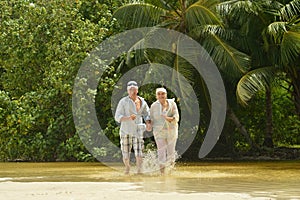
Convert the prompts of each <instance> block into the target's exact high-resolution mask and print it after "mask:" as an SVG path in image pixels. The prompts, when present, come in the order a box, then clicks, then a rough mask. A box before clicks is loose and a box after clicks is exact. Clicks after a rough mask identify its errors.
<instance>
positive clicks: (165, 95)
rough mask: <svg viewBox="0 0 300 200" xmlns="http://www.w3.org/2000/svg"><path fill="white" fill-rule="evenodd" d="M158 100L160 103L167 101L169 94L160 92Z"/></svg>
mask: <svg viewBox="0 0 300 200" xmlns="http://www.w3.org/2000/svg"><path fill="white" fill-rule="evenodd" d="M156 99H157V100H159V101H164V100H166V99H167V93H164V92H158V93H157V94H156Z"/></svg>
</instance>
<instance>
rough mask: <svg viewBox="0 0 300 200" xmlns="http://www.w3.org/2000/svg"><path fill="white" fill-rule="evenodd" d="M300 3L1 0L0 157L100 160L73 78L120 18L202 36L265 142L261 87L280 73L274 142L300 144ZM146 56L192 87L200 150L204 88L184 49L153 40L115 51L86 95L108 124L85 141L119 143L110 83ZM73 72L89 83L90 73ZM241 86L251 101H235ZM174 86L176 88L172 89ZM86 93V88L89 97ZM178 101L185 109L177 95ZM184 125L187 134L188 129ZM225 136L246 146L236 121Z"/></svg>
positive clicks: (145, 90) (234, 147) (103, 153)
mask: <svg viewBox="0 0 300 200" xmlns="http://www.w3.org/2000/svg"><path fill="white" fill-rule="evenodd" d="M130 2H131V1H130ZM183 2H185V4H183ZM270 2H272V4H270ZM122 3H127V4H126V5H124V4H122ZM299 7H300V5H299V1H297V0H290V1H263V0H261V1H260V0H258V1H224V0H222V1H218V0H213V1H211V0H209V1H208V0H200V1H195V0H190V1H160V0H145V1H143V2H139V3H138V2H135V3H129V1H127V0H124V1H112V0H76V1H71V0H67V1H65V0H49V1H45V0H32V1H28V0H11V1H8V0H2V1H0V41H1V45H0V161H12V160H29V161H55V160H59V161H94V160H95V158H94V156H92V155H91V152H88V151H87V149H86V147H85V146H84V144H83V143H82V138H80V137H79V135H78V131H81V130H75V126H74V121H73V115H72V102H71V101H72V95H73V85H74V81H75V77H76V74H77V71H78V69H79V67H80V65H81V63H82V62H83V60H84V59H85V58H86V57H87V56H88V55H89V52H91V51H92V50H93V49H94V48H95V47H96V46H97V45H98V44H99V43H101V42H102V41H103V40H104V39H106V38H107V37H110V36H111V35H114V34H116V33H118V32H120V31H121V30H122V29H121V28H120V27H119V25H118V23H119V22H120V23H121V24H123V25H125V26H124V27H122V28H124V29H129V28H132V27H141V26H153V25H157V26H162V27H167V28H170V29H174V30H177V31H181V32H183V33H185V34H188V35H189V36H191V37H193V38H194V39H195V40H197V41H198V42H199V43H200V44H201V45H202V46H203V47H204V48H206V50H207V51H208V52H209V53H210V55H211V56H212V58H213V59H214V61H215V62H216V63H217V65H218V66H219V69H220V71H221V73H222V76H223V78H224V80H225V83H226V90H227V98H228V102H229V104H230V106H232V107H233V110H234V111H235V113H236V115H237V116H238V118H239V120H240V121H241V123H242V124H243V125H245V128H246V129H247V131H248V133H249V134H250V136H251V139H252V140H253V142H254V143H255V144H258V145H259V146H260V145H262V143H263V140H264V135H265V124H266V116H265V112H264V111H265V94H264V93H262V91H263V89H264V88H265V87H267V86H269V85H270V84H271V83H272V81H273V80H277V78H278V76H280V77H279V78H280V79H281V80H280V81H279V82H280V84H278V85H277V84H275V85H272V86H273V88H272V91H273V126H274V134H273V141H274V144H275V146H285V145H297V144H299V143H300V141H299V138H300V137H299V133H300V129H299V127H300V121H299V114H297V112H295V108H294V104H295V99H296V97H297V96H296V95H295V92H297V91H299V84H298V83H299V82H297V81H299V78H298V77H299V52H300V45H299V44H300V42H299V41H300V40H299ZM113 13H114V15H113ZM113 16H115V17H116V18H117V19H114V18H113ZM117 20H118V21H117ZM125 60H126V61H125ZM149 60H150V61H155V62H160V63H161V62H162V63H165V64H167V65H169V66H172V67H173V68H174V69H176V70H177V71H179V72H180V73H182V74H183V75H184V76H185V77H186V78H187V79H188V80H189V81H190V83H191V84H192V86H193V88H194V89H195V90H196V92H197V96H198V98H199V103H200V109H201V121H200V123H199V129H200V130H199V131H198V133H195V132H193V133H192V134H196V136H195V140H194V141H193V144H192V146H191V148H190V151H189V152H192V153H193V154H195V155H197V153H198V152H197V151H198V149H199V147H200V145H201V142H202V140H203V138H204V136H205V131H206V130H205V129H206V127H207V125H208V124H209V117H210V111H209V110H210V106H209V104H210V102H209V95H208V94H207V88H206V86H205V84H204V83H203V79H202V78H201V77H200V76H199V75H195V74H196V73H195V71H193V70H192V69H191V67H190V66H189V65H188V64H187V63H186V62H185V61H184V60H183V59H181V58H179V57H178V56H176V55H173V54H168V53H166V52H162V51H158V50H153V49H152V50H148V51H145V54H144V52H142V50H140V51H135V52H130V53H129V54H128V55H124V56H123V57H121V58H118V59H116V61H115V62H114V63H112V64H111V66H107V69H106V71H105V73H104V75H103V76H102V77H101V81H100V84H99V85H98V87H97V90H96V91H93V90H88V95H89V98H90V97H92V98H95V106H96V111H97V113H96V114H97V117H98V121H99V123H100V125H101V127H102V128H103V132H102V133H93V132H87V135H89V137H91V138H92V139H96V140H91V141H90V142H89V143H88V144H89V145H90V146H92V145H93V144H96V143H97V137H98V136H99V134H104V135H105V136H107V138H109V140H110V141H111V142H112V144H111V145H116V146H118V145H119V126H118V125H117V124H116V123H115V121H114V118H113V113H112V108H111V95H112V92H113V90H114V89H115V88H114V87H115V85H116V83H117V81H118V80H119V78H120V76H121V73H125V72H126V71H128V70H129V69H131V68H132V67H134V66H135V65H137V64H144V63H146V62H148V61H149ZM278 71H280V73H277V72H278ZM282 74H284V75H286V76H283V75H282ZM242 76H243V77H242ZM241 77H242V78H241ZM150 78H151V77H150ZM282 80H284V81H282ZM76 81H79V82H80V83H82V87H83V88H84V87H86V81H87V80H83V79H80V80H76ZM164 81H171V79H170V80H164ZM280 85H283V86H284V88H286V89H284V88H283V87H281V86H280ZM156 86H157V85H147V86H143V87H142V88H140V95H141V96H143V97H145V98H146V100H147V101H148V103H149V106H150V104H151V103H152V102H154V101H155V95H154V93H153V91H154V89H155V87H156ZM86 89H88V88H86ZM236 90H238V92H237V94H238V96H239V98H240V100H241V102H244V103H246V102H247V103H248V105H247V107H241V105H239V104H237V101H236ZM293 92H294V93H293ZM169 94H170V96H169V97H175V96H172V93H171V91H170V93H169ZM255 94H256V95H255ZM292 94H293V95H294V96H293V95H292ZM76 95H83V94H80V93H78V94H76ZM86 98H87V97H86V96H83V99H82V101H83V102H82V103H83V104H84V102H85V101H86V100H87V99H86ZM251 98H252V99H251ZM299 99H300V96H299ZM298 101H299V100H298ZM177 103H178V105H179V109H180V99H177ZM77 111H78V112H84V110H80V109H79V110H77ZM84 120H88V118H86V119H82V123H83V124H88V125H89V126H92V124H89V123H88V121H84ZM86 128H87V129H88V127H86ZM192 129H193V127H192ZM184 132H186V133H188V134H189V133H190V132H191V130H184ZM183 137H184V135H183ZM219 144H220V146H219V147H221V148H220V149H219V150H218V151H220V152H222V151H223V150H224V149H226V150H228V151H237V152H238V151H247V150H249V149H250V145H249V144H248V141H246V140H245V138H244V136H243V135H241V134H240V132H239V131H238V127H236V124H234V123H233V122H232V121H230V120H228V119H227V120H226V124H225V128H224V130H223V134H222V136H221V138H220V142H219ZM146 145H148V146H149V148H153V141H151V140H150V139H147V141H146ZM112 149H113V148H112V146H107V147H105V148H104V147H94V148H93V149H92V152H93V155H96V157H97V158H105V157H109V158H116V159H119V158H120V155H119V154H118V153H116V152H114V151H112ZM189 152H187V153H186V155H188V154H189Z"/></svg>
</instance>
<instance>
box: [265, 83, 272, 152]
mask: <svg viewBox="0 0 300 200" xmlns="http://www.w3.org/2000/svg"><path fill="white" fill-rule="evenodd" d="M272 116H273V110H272V91H271V88H267V90H266V134H265V139H264V143H263V146H265V147H269V148H273V147H274V143H273V117H272Z"/></svg>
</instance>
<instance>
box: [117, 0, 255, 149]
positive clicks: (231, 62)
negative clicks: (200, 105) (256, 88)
mask: <svg viewBox="0 0 300 200" xmlns="http://www.w3.org/2000/svg"><path fill="white" fill-rule="evenodd" d="M220 3H221V1H219V0H198V1H195V0H179V1H162V0H151V1H147V0H146V1H143V2H135V3H129V4H126V5H124V6H121V7H120V8H119V9H117V10H116V12H115V13H114V17H115V18H116V19H117V20H118V21H119V22H120V23H121V24H122V25H123V26H124V27H126V28H127V29H132V28H139V27H149V26H150V27H153V26H157V27H164V28H168V29H172V30H176V31H179V32H181V33H184V34H187V35H188V36H190V37H192V38H193V39H194V40H196V41H198V42H199V43H200V44H201V45H202V46H203V47H204V48H205V49H206V50H207V52H208V53H209V54H210V56H211V58H212V59H213V60H214V62H215V63H216V65H217V66H218V67H219V70H220V71H221V73H222V76H223V78H225V79H229V81H228V82H234V81H232V80H236V79H238V78H240V77H241V76H242V75H243V74H244V73H246V72H247V71H248V69H249V68H250V57H249V56H248V55H247V54H245V53H243V52H242V51H240V50H238V49H236V48H234V47H233V46H231V45H230V44H229V42H228V40H232V39H233V38H234V32H232V31H227V29H226V28H227V27H225V23H224V21H223V19H222V17H221V16H220V15H219V12H218V11H219V10H218V7H219V5H220ZM177 48H180V47H177ZM144 53H145V54H146V56H145V57H144V58H145V59H146V60H147V61H148V62H150V63H151V62H157V61H160V62H159V63H164V64H166V65H168V66H172V67H173V68H174V69H175V70H176V71H178V72H180V73H181V74H183V75H184V76H185V77H186V78H187V79H188V80H189V81H190V82H191V83H193V85H194V87H195V88H197V89H198V95H199V98H202V99H201V100H200V102H206V107H207V108H209V107H210V101H209V99H208V96H209V95H208V93H207V88H206V86H205V84H204V82H203V79H202V78H201V77H200V76H197V75H195V73H194V71H193V68H192V67H191V66H190V65H189V64H188V63H187V62H185V61H184V60H182V59H181V58H180V57H179V56H178V55H170V54H167V53H165V52H164V53H160V52H159V51H156V50H146V51H145V52H144ZM139 61H140V60H139ZM228 87H231V86H228ZM229 90H232V89H231V88H230V89H229ZM183 92H184V90H183V89H182V93H183ZM229 98H232V97H229ZM230 113H231V115H230V116H234V117H233V118H232V119H234V123H236V126H237V127H240V126H241V123H240V122H239V120H238V118H237V117H236V116H235V114H234V112H233V110H232V111H231V112H230ZM208 115H209V113H208V111H207V112H206V116H208ZM240 131H241V132H242V133H243V134H244V135H245V136H246V138H248V140H249V143H251V139H250V137H249V135H248V133H247V131H246V129H244V128H242V129H240Z"/></svg>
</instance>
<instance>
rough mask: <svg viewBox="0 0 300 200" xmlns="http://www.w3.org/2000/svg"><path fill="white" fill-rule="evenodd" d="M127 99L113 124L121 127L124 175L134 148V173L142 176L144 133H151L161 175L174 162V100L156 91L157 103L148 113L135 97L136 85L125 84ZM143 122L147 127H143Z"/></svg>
mask: <svg viewBox="0 0 300 200" xmlns="http://www.w3.org/2000/svg"><path fill="white" fill-rule="evenodd" d="M127 92H128V96H126V97H123V98H122V99H121V100H120V101H119V103H118V106H117V109H116V113H115V120H116V121H117V122H119V123H121V127H120V144H121V151H122V156H123V162H124V165H125V174H129V171H130V152H131V148H132V147H133V150H134V153H135V158H136V167H137V173H138V174H140V173H142V161H143V160H142V157H143V149H144V140H143V133H144V131H145V130H147V131H151V130H152V129H153V135H154V139H155V142H156V146H157V154H158V162H159V166H160V172H161V173H162V174H164V172H165V167H166V165H167V164H173V163H174V162H175V146H176V141H177V137H178V121H179V113H178V109H177V105H176V103H175V101H174V100H173V99H167V91H166V89H165V88H157V89H156V99H157V101H155V102H154V103H153V104H152V105H151V108H150V110H149V107H148V105H147V103H146V101H145V100H144V99H143V98H142V97H140V96H138V85H137V83H136V82H135V81H129V82H128V83H127ZM143 121H145V122H146V124H144V123H143Z"/></svg>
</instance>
